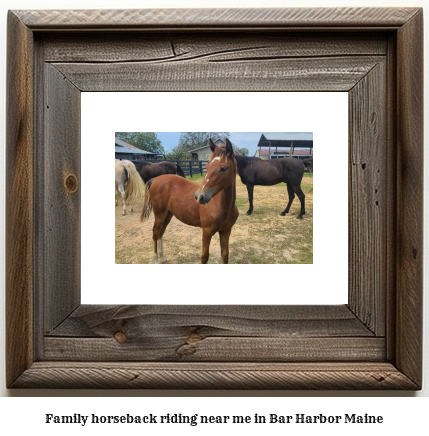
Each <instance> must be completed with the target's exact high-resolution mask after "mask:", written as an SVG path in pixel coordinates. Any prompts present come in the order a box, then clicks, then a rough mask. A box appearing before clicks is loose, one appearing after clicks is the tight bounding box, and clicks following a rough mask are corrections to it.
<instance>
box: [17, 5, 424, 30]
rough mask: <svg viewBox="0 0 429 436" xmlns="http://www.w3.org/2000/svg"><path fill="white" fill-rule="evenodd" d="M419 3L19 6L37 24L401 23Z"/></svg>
mask: <svg viewBox="0 0 429 436" xmlns="http://www.w3.org/2000/svg"><path fill="white" fill-rule="evenodd" d="M416 12H417V8H287V9H259V8H254V9H250V8H247V9H238V8H237V9H234V8H230V9H210V8H207V9H180V10H178V9H134V10H33V11H15V13H16V14H17V15H18V16H19V17H20V19H21V20H22V21H23V22H24V23H25V24H26V25H27V26H28V27H30V28H32V29H50V30H54V29H62V30H64V29H88V28H90V29H106V28H108V29H110V30H112V29H115V28H119V29H127V28H128V29H130V28H131V29H139V30H144V29H154V28H162V29H166V28H180V29H183V28H187V29H189V28H206V29H207V28H212V27H216V28H218V27H223V26H225V27H227V28H228V29H231V28H234V27H238V28H246V27H255V28H256V27H258V28H260V27H280V28H282V29H288V28H300V29H301V30H302V28H306V27H309V28H324V27H329V28H332V27H346V28H354V27H356V28H366V27H378V28H388V27H398V26H401V25H403V24H404V23H406V22H407V21H408V20H409V19H410V18H411V17H412V16H413V15H414V14H416Z"/></svg>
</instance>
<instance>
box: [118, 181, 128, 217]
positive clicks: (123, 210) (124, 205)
mask: <svg viewBox="0 0 429 436" xmlns="http://www.w3.org/2000/svg"><path fill="white" fill-rule="evenodd" d="M118 190H119V192H120V194H121V197H122V215H126V214H127V204H126V200H127V194H126V192H125V189H124V186H123V185H120V186H119V187H118Z"/></svg>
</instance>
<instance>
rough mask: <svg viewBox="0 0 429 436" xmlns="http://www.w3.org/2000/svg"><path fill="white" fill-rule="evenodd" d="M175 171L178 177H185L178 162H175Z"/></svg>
mask: <svg viewBox="0 0 429 436" xmlns="http://www.w3.org/2000/svg"><path fill="white" fill-rule="evenodd" d="M176 167H177V172H176V174H177V175H178V176H180V177H184V178H185V179H186V176H185V173H184V172H183V170H182V167H181V166H180V165H179V164H176Z"/></svg>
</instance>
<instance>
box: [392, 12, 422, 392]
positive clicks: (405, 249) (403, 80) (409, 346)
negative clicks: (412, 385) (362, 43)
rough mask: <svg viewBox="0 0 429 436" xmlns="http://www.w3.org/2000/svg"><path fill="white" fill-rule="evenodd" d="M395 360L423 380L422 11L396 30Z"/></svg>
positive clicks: (415, 379) (407, 371)
mask: <svg viewBox="0 0 429 436" xmlns="http://www.w3.org/2000/svg"><path fill="white" fill-rule="evenodd" d="M397 77H398V83H400V84H401V85H402V86H401V87H400V89H399V91H398V95H397V99H398V100H397V108H398V112H397V116H398V119H397V140H398V147H397V150H398V203H397V217H398V221H397V224H398V228H397V235H398V240H397V253H396V254H397V263H396V268H397V270H396V274H397V276H396V278H397V281H396V284H397V289H396V291H397V299H396V303H397V318H396V322H397V323H398V324H397V327H398V329H397V332H398V333H397V336H396V346H397V364H398V368H400V369H401V370H402V371H404V372H405V373H406V374H407V375H408V376H409V377H410V378H412V379H413V380H414V381H415V382H416V383H418V384H421V380H422V368H421V365H422V346H421V344H422V334H423V332H422V311H423V293H422V287H423V236H422V235H423V174H424V169H423V163H424V160H423V93H422V91H423V12H422V11H420V12H419V13H418V14H417V15H415V16H414V18H413V20H411V21H410V22H408V23H407V24H406V25H405V26H403V27H402V28H401V29H400V30H399V32H398V70H397Z"/></svg>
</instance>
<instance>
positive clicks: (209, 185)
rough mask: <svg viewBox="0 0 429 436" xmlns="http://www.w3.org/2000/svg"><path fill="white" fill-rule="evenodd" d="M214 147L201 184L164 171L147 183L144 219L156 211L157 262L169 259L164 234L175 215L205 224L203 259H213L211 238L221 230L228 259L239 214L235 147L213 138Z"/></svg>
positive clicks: (224, 256) (224, 255)
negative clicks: (214, 141)
mask: <svg viewBox="0 0 429 436" xmlns="http://www.w3.org/2000/svg"><path fill="white" fill-rule="evenodd" d="M209 146H210V149H211V151H212V155H211V157H210V161H209V163H208V164H207V174H206V176H205V178H204V180H203V181H202V183H201V184H200V185H199V184H197V183H194V182H191V181H190V180H187V179H182V178H180V177H178V176H175V175H162V176H159V177H157V178H155V179H152V180H150V181H149V182H148V183H147V184H146V193H145V199H144V204H143V210H142V214H141V220H142V221H144V220H145V219H146V218H148V217H149V215H150V213H151V210H153V212H154V214H155V224H154V226H153V252H154V253H153V257H154V261H155V263H159V260H158V259H159V258H158V256H160V258H161V262H162V263H166V262H167V259H165V257H164V253H163V246H162V236H163V234H164V232H165V229H166V228H167V226H168V224H169V222H170V220H171V218H172V217H173V215H174V216H175V217H176V218H177V219H179V220H180V221H182V222H183V223H185V224H188V225H190V226H194V227H201V228H202V231H203V248H202V255H201V263H207V261H208V259H209V247H210V242H211V239H212V237H213V235H214V234H215V233H217V232H218V233H219V236H220V246H221V255H222V262H223V263H228V258H229V237H230V235H231V229H232V226H233V225H234V224H235V222H236V221H237V218H238V209H237V206H236V205H235V198H236V190H235V179H236V175H237V164H236V161H235V159H234V150H233V148H232V145H231V142H230V141H229V140H228V139H227V140H226V146H225V147H217V146H216V145H215V144H214V143H213V141H212V140H211V139H210V140H209Z"/></svg>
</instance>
